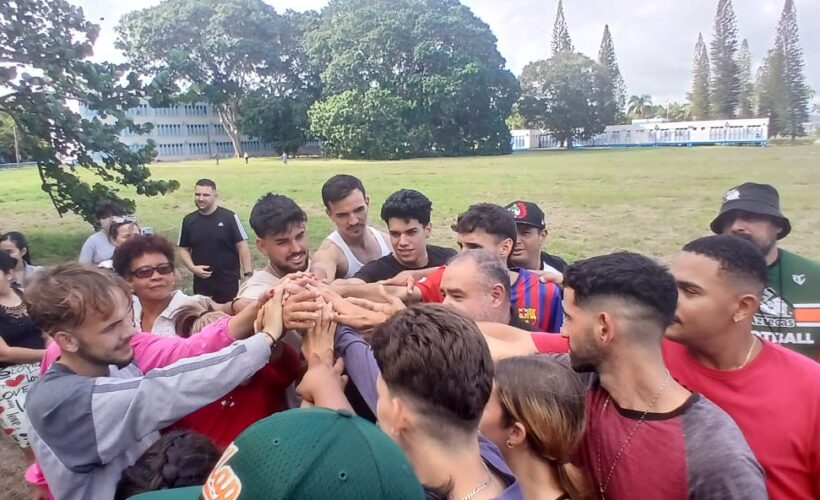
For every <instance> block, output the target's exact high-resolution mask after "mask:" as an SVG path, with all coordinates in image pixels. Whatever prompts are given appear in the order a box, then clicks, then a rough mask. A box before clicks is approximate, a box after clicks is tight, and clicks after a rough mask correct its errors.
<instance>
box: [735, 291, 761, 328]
mask: <svg viewBox="0 0 820 500" xmlns="http://www.w3.org/2000/svg"><path fill="white" fill-rule="evenodd" d="M759 307H760V300H758V298H757V296H755V295H753V294H751V293H747V294H745V295H743V296H741V297H740V300H739V301H738V303H737V307H736V308H735V312H734V314H732V320H733V321H734V322H735V323H740V322H742V321H744V320H747V319H749V318H751V317H752V316H754V315H755V313H757V310H758V308H759Z"/></svg>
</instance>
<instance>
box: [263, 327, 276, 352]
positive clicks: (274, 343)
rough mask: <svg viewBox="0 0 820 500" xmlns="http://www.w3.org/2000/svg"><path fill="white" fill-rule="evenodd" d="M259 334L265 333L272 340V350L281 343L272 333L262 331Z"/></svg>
mask: <svg viewBox="0 0 820 500" xmlns="http://www.w3.org/2000/svg"><path fill="white" fill-rule="evenodd" d="M259 333H264V334H265V335H267V336H268V338H269V339H270V340H271V342H270V346H271V348H273V347H274V346H275V345H276V343H277V342H279V339H277V338H275V337H274V336H273V334H272V333H269V332H266V331H265V330H262V331H261V332H259Z"/></svg>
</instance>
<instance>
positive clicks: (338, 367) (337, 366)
mask: <svg viewBox="0 0 820 500" xmlns="http://www.w3.org/2000/svg"><path fill="white" fill-rule="evenodd" d="M333 371H334V372H335V373H336V375H338V376H340V377H341V376H342V373H344V371H345V362H344V360H343V359H342V358H339V359H337V360H336V362H335V363H333Z"/></svg>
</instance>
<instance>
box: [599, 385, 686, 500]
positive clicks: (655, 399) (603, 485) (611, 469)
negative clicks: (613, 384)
mask: <svg viewBox="0 0 820 500" xmlns="http://www.w3.org/2000/svg"><path fill="white" fill-rule="evenodd" d="M671 378H672V376H671V375H670V373H669V370H666V377H665V378H664V380H663V383H662V384H661V386H660V387H659V388H658V392H656V393H655V397H653V398H652V401H651V402H650V403H649V406H647V407H646V410H644V412H643V414H642V415H641V418H639V419H638V423H636V424H635V427H633V428H632V430H631V431H629V434H628V435H627V436H626V439H625V440H624V443H623V444H622V445H621V448H620V449H619V450H618V453H617V454H616V455H615V459H614V460H613V461H612V465H610V466H609V472H608V473H607V475H606V480H604V481H601V484H600V486H599V488H598V491H599V492H600V493H601V498H602V499H603V498H605V496H604V493H605V492H606V488H607V486H609V481H610V479H612V474H613V473H614V472H615V466H616V465H618V462H619V461H620V460H621V456H622V455H623V453H624V450H626V447H627V446H628V445H629V443H630V441H632V436H634V435H635V431H637V430H638V427H640V425H641V424H642V423H643V421H644V419H646V415H647V414H648V413H649V410H651V409H652V408H654V406H655V403H657V402H658V398H660V397H661V393H662V392H663V390H664V389H666V384H668V383H669V380H670V379H671ZM610 399H612V397H611V396H609V395H607V398H606V401H604V407H603V408H602V409H601V417H600V418H599V419H598V423H599V424H600V423H601V421H602V420H603V418H604V412H605V411H606V409H607V406H609V400H610ZM596 445H597V449H596V450H595V451H596V453H595V455H596V457H597V459H598V460H597V462H598V463H597V469H598V478H599V480H601V479H603V475H602V474H601V433H600V432H598V433H597V439H596Z"/></svg>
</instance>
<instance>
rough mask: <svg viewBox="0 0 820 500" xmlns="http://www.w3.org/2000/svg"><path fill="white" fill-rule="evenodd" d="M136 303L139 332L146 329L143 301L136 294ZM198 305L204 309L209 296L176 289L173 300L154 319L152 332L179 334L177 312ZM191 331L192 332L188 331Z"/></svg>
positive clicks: (136, 323) (167, 334) (135, 313)
mask: <svg viewBox="0 0 820 500" xmlns="http://www.w3.org/2000/svg"><path fill="white" fill-rule="evenodd" d="M133 305H134V327H136V329H137V331H138V332H142V331H145V330H143V328H142V321H141V319H142V303H141V302H140V300H139V299H138V298H137V296H136V295H134V297H133ZM191 305H197V306H200V307H202V308H203V309H205V308H207V307H208V305H209V301H208V297H205V296H203V295H186V294H185V293H183V292H182V291H180V290H176V291H175V292H174V293H173V295H172V296H171V302H169V303H168V307H166V308H165V309H164V310H163V311H162V312H161V313H160V314H159V316H157V319H155V320H154V325H153V326H152V327H151V332H150V333H153V334H154V335H162V336H164V337H171V336H174V335H176V334H177V332H176V328H175V327H174V320H175V319H176V314H177V313H178V312H179V310H180V309H182V308H183V307H186V306H191ZM188 333H190V332H188Z"/></svg>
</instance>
